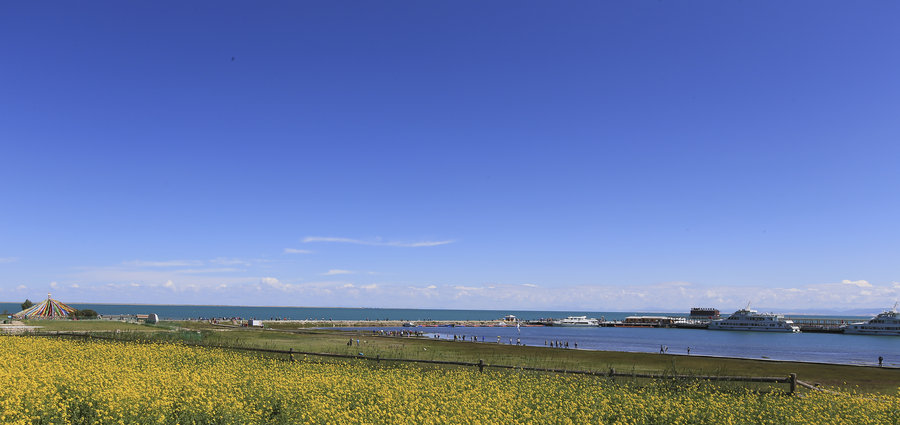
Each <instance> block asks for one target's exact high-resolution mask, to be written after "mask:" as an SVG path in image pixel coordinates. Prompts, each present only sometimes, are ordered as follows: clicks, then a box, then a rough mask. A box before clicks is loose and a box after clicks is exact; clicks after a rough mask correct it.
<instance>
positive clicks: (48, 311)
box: [13, 294, 75, 319]
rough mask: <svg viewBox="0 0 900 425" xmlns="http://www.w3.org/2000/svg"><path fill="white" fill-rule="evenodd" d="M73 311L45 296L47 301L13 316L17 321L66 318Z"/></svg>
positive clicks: (73, 310) (48, 295)
mask: <svg viewBox="0 0 900 425" xmlns="http://www.w3.org/2000/svg"><path fill="white" fill-rule="evenodd" d="M74 312H75V309H74V308H72V307H69V306H67V305H65V304H63V303H61V302H59V301H57V300H54V299H53V298H50V294H47V300H46V301H43V302H40V303H38V304H35V305H33V306H31V307H28V308H26V309H25V310H22V311H20V312H18V313H16V314H14V315H13V316H14V317H16V318H19V319H55V318H67V317H69V315H70V314H72V313H74Z"/></svg>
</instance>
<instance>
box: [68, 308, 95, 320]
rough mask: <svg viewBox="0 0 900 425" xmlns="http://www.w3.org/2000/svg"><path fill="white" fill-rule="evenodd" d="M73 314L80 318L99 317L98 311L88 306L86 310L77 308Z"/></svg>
mask: <svg viewBox="0 0 900 425" xmlns="http://www.w3.org/2000/svg"><path fill="white" fill-rule="evenodd" d="M73 315H74V316H75V317H78V318H83V319H93V318H95V317H97V312H96V311H94V310H91V309H89V308H88V309H84V310H75V313H73Z"/></svg>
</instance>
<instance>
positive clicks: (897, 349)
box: [361, 326, 900, 367]
mask: <svg viewBox="0 0 900 425" xmlns="http://www.w3.org/2000/svg"><path fill="white" fill-rule="evenodd" d="M361 329H366V330H376V329H385V330H411V329H414V330H417V331H424V332H426V335H428V336H432V337H434V336H438V337H440V338H441V339H449V340H452V339H453V336H454V335H457V336H458V337H459V336H463V335H464V336H465V337H466V340H467V341H471V339H472V336H476V337H477V338H478V340H479V341H485V342H489V343H497V340H498V339H497V337H500V343H501V344H510V343H512V344H515V343H516V342H517V340H521V343H522V344H524V345H533V346H544V344H545V341H546V343H547V344H550V343H551V342H552V341H559V342H560V343H562V344H564V343H566V342H568V343H569V348H570V349H574V348H575V343H578V349H585V350H607V351H627V352H640V353H659V350H660V346H661V345H662V346H664V347H667V348H668V351H667V353H668V354H681V355H687V348H688V347H690V349H691V353H690V354H691V355H702V356H716V357H739V358H746V359H768V360H789V361H802V362H818V363H835V364H854V365H877V364H878V356H882V357H884V365H885V366H891V367H900V338H898V337H892V336H871V335H844V334H827V333H779V332H737V331H710V330H705V329H675V328H606V327H604V328H601V327H583V328H581V327H549V326H548V327H544V326H535V327H522V328H520V329H518V330H517V329H516V327H515V326H507V327H453V328H449V327H438V328H430V327H427V328H425V327H417V328H361Z"/></svg>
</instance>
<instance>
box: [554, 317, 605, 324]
mask: <svg viewBox="0 0 900 425" xmlns="http://www.w3.org/2000/svg"><path fill="white" fill-rule="evenodd" d="M553 326H600V321H599V320H597V319H594V318H590V319H588V317H587V316H569V317H566V318H565V319H559V320H554V321H553Z"/></svg>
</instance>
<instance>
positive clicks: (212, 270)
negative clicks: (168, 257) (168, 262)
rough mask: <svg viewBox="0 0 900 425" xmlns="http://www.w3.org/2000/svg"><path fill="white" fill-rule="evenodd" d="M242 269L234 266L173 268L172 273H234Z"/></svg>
mask: <svg viewBox="0 0 900 425" xmlns="http://www.w3.org/2000/svg"><path fill="white" fill-rule="evenodd" d="M239 271H243V269H236V268H234V267H219V268H208V269H182V270H173V271H172V273H184V274H205V273H234V272H239Z"/></svg>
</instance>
